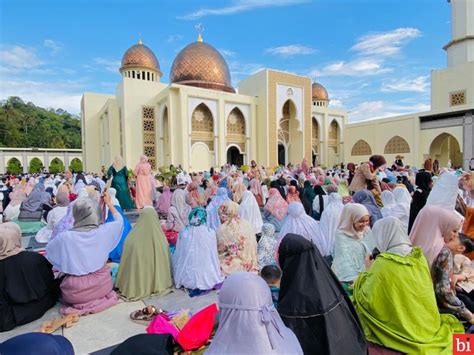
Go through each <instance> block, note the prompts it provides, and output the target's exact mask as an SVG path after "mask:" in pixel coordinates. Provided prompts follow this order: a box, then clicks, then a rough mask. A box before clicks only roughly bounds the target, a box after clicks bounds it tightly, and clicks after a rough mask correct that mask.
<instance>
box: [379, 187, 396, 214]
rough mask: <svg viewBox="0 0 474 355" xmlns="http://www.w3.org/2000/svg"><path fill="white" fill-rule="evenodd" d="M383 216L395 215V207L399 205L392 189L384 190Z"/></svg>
mask: <svg viewBox="0 0 474 355" xmlns="http://www.w3.org/2000/svg"><path fill="white" fill-rule="evenodd" d="M382 203H383V207H382V210H381V212H382V216H384V217H389V216H393V215H394V209H395V206H396V205H397V201H396V200H395V196H394V195H393V193H392V192H391V191H387V190H386V191H382Z"/></svg>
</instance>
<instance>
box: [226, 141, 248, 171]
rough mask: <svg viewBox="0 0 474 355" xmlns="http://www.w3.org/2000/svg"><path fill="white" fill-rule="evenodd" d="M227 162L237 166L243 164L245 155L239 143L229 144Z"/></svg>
mask: <svg viewBox="0 0 474 355" xmlns="http://www.w3.org/2000/svg"><path fill="white" fill-rule="evenodd" d="M226 152H227V163H228V164H233V165H235V166H242V165H243V164H244V155H243V153H242V150H241V149H240V147H239V146H238V145H237V144H229V145H228V146H227V148H226Z"/></svg>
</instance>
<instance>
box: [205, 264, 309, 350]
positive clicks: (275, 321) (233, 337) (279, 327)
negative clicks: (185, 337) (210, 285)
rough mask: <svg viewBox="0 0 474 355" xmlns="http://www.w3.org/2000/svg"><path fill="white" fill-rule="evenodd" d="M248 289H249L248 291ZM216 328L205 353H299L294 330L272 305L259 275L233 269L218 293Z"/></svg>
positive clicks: (268, 292) (269, 294) (268, 291)
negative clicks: (233, 271) (287, 325)
mask: <svg viewBox="0 0 474 355" xmlns="http://www.w3.org/2000/svg"><path fill="white" fill-rule="evenodd" d="M249 290H252V292H249ZM219 310H220V315H219V328H218V329H217V332H216V335H215V337H214V340H213V341H212V343H211V345H210V346H209V349H208V350H207V351H206V352H205V354H206V355H212V354H226V353H229V351H231V352H232V353H233V354H256V355H257V354H262V355H264V354H265V355H266V354H282V355H283V354H285V355H286V354H303V350H302V349H301V346H300V344H299V342H298V339H297V338H296V336H295V334H294V333H293V332H292V331H291V330H290V329H289V328H287V327H286V326H285V324H283V321H282V320H281V318H280V315H279V314H278V312H277V311H276V309H275V307H274V306H273V301H272V296H271V293H270V288H269V287H268V286H267V284H266V282H265V281H264V280H263V279H262V278H260V277H259V276H257V275H255V274H253V273H250V272H236V273H233V274H232V275H230V276H229V277H228V278H227V279H226V280H225V281H224V285H223V286H222V289H221V291H220V294H219Z"/></svg>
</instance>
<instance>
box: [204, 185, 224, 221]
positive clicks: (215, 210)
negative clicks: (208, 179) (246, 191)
mask: <svg viewBox="0 0 474 355" xmlns="http://www.w3.org/2000/svg"><path fill="white" fill-rule="evenodd" d="M229 200H230V198H229V196H228V194H227V189H226V188H225V187H220V188H219V189H218V190H217V194H216V196H214V198H213V199H212V200H211V202H210V203H209V205H207V208H206V211H207V226H208V227H209V228H211V229H214V230H217V228H219V226H220V225H221V220H220V219H219V207H220V206H221V205H222V204H223V203H224V202H226V201H229Z"/></svg>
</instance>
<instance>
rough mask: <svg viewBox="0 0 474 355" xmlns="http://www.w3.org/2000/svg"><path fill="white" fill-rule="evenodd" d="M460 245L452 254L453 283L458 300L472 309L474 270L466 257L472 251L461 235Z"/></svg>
mask: <svg viewBox="0 0 474 355" xmlns="http://www.w3.org/2000/svg"><path fill="white" fill-rule="evenodd" d="M459 240H460V242H461V243H460V245H459V246H458V248H457V250H455V251H453V253H454V276H453V283H454V284H455V285H456V293H457V296H458V298H459V299H460V300H461V301H463V302H464V304H465V305H466V306H467V308H469V309H471V308H474V292H473V290H474V269H473V267H472V263H471V260H469V258H468V257H467V256H466V254H469V253H470V252H472V251H473V250H474V245H473V243H472V241H471V240H470V239H469V238H468V237H466V236H465V235H463V234H460V235H459Z"/></svg>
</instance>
